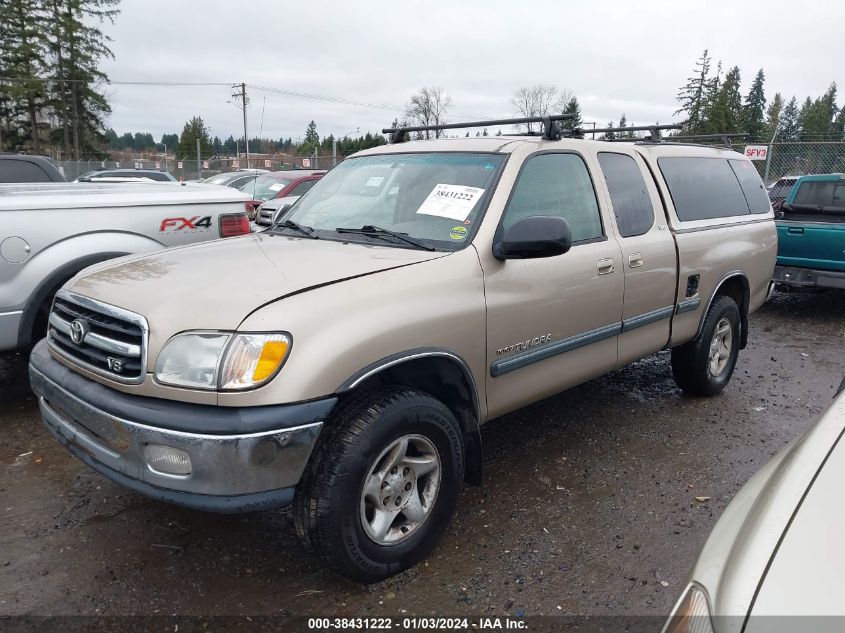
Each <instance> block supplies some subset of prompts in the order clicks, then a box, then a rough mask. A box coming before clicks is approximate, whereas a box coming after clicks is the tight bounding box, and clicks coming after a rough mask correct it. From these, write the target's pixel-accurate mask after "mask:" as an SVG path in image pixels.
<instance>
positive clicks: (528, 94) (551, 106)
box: [511, 84, 572, 133]
mask: <svg viewBox="0 0 845 633" xmlns="http://www.w3.org/2000/svg"><path fill="white" fill-rule="evenodd" d="M571 98H572V91H571V90H567V89H565V88H558V87H557V86H552V85H551V84H536V85H534V86H530V87H526V88H518V89H516V90H515V91H514V93H513V95H512V96H511V105H512V106H513V108H514V109H515V110H516V112H517V113H519V114H520V115H521V116H524V117H529V116H546V115H547V114H555V113H559V112H563V108H564V107H565V106H566V103H567V102H568V101H569V100H570V99H571ZM523 125H524V126H525V129H526V131H527V132H529V133H530V132H533V131H534V124H533V123H524V124H523ZM517 127H521V126H517Z"/></svg>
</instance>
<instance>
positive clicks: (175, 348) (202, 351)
mask: <svg viewBox="0 0 845 633" xmlns="http://www.w3.org/2000/svg"><path fill="white" fill-rule="evenodd" d="M228 340H229V335H228V334H221V333H219V332H190V333H186V334H177V335H176V336H174V337H173V338H172V339H170V340H169V341H167V343H166V344H165V346H164V349H162V350H161V353H160V354H159V355H158V360H156V369H155V377H156V380H158V381H159V382H160V383H163V384H166V385H174V386H176V387H193V388H194V389H215V388H216V387H217V367H218V366H219V365H220V356H221V355H222V353H223V348H224V347H225V346H226V342H227V341H228Z"/></svg>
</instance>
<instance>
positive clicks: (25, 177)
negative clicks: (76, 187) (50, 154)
mask: <svg viewBox="0 0 845 633" xmlns="http://www.w3.org/2000/svg"><path fill="white" fill-rule="evenodd" d="M64 181H65V177H64V175H63V174H62V172H61V171H59V168H58V167H56V164H55V163H54V162H53V161H52V160H51V159H49V158H47V157H46V156H29V155H26V154H7V153H4V152H0V183H24V182H64Z"/></svg>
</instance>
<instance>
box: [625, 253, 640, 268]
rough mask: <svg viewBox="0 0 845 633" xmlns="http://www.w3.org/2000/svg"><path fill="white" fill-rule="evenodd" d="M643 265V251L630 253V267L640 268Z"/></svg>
mask: <svg viewBox="0 0 845 633" xmlns="http://www.w3.org/2000/svg"><path fill="white" fill-rule="evenodd" d="M642 265H643V254H642V253H631V254H630V255H628V267H629V268H639V267H640V266H642Z"/></svg>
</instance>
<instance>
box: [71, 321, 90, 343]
mask: <svg viewBox="0 0 845 633" xmlns="http://www.w3.org/2000/svg"><path fill="white" fill-rule="evenodd" d="M86 334H88V324H87V323H85V321H82V320H81V319H75V320H74V321H73V323H71V324H70V340H71V341H73V342H74V343H76V344H77V345H82V342H83V341H84V340H85V335H86Z"/></svg>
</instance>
